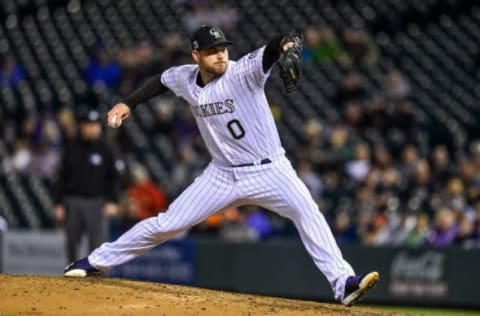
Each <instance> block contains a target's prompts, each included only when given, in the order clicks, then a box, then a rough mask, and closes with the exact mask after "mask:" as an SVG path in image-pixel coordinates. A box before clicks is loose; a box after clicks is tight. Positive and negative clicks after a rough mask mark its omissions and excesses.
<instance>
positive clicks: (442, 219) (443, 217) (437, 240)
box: [426, 208, 458, 246]
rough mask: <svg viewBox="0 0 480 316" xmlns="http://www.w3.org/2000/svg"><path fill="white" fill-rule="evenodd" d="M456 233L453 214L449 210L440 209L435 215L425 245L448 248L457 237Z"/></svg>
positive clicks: (456, 228)
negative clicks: (433, 223)
mask: <svg viewBox="0 0 480 316" xmlns="http://www.w3.org/2000/svg"><path fill="white" fill-rule="evenodd" d="M457 232H458V227H457V224H456V218H455V213H454V212H453V211H452V210H451V209H448V208H442V209H440V210H438V211H437V212H436V214H435V226H434V227H433V230H432V232H431V233H430V235H429V236H428V237H427V241H426V242H427V245H430V246H448V245H450V244H451V243H452V242H453V240H454V239H455V236H457Z"/></svg>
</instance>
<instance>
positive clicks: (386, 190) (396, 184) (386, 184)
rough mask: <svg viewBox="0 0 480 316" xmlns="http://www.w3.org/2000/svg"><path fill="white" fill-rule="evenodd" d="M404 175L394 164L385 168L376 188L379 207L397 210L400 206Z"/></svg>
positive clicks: (382, 209) (392, 210)
mask: <svg viewBox="0 0 480 316" xmlns="http://www.w3.org/2000/svg"><path fill="white" fill-rule="evenodd" d="M401 184H402V176H401V174H400V173H399V172H398V170H397V169H395V168H394V167H393V166H391V167H389V168H387V169H385V170H383V171H382V172H381V177H380V181H379V184H378V186H377V188H376V196H377V208H378V210H381V211H384V212H387V211H389V212H396V211H397V210H398V208H399V203H400V201H399V198H400V197H399V195H400V191H401Z"/></svg>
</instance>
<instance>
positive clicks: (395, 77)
mask: <svg viewBox="0 0 480 316" xmlns="http://www.w3.org/2000/svg"><path fill="white" fill-rule="evenodd" d="M384 91H385V97H386V98H387V99H388V100H392V101H399V100H404V99H406V98H408V97H409V96H410V93H411V87H410V83H409V82H408V80H407V79H406V78H405V76H403V75H402V74H401V73H400V71H399V70H398V69H396V68H393V67H390V68H389V69H388V72H387V74H386V76H385V86H384Z"/></svg>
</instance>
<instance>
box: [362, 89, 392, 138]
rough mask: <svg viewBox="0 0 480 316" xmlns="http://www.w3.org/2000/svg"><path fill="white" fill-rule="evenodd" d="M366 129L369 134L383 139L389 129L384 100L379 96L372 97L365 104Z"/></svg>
mask: <svg viewBox="0 0 480 316" xmlns="http://www.w3.org/2000/svg"><path fill="white" fill-rule="evenodd" d="M365 121H366V128H367V132H368V133H369V134H376V135H377V137H378V138H383V137H384V136H385V133H386V131H387V129H388V128H389V127H390V123H389V117H388V113H387V109H386V105H385V100H384V99H383V98H382V97H381V96H378V95H376V96H374V97H372V98H371V99H369V100H368V102H367V103H366V112H365Z"/></svg>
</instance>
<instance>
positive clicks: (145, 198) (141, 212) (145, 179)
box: [127, 164, 168, 221]
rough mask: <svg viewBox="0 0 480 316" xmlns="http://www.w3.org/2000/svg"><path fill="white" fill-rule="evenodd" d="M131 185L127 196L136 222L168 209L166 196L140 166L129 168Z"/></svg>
mask: <svg viewBox="0 0 480 316" xmlns="http://www.w3.org/2000/svg"><path fill="white" fill-rule="evenodd" d="M131 179H132V184H131V185H130V186H129V187H128V190H127V195H128V197H129V198H130V199H131V200H132V202H133V204H134V207H135V215H136V220H137V221H139V220H143V219H145V218H148V217H152V216H156V215H157V214H158V213H160V212H163V211H165V210H166V209H167V207H168V200H167V196H166V195H165V193H164V192H163V190H162V188H161V187H160V186H158V185H157V184H156V183H154V182H153V181H152V180H151V179H150V175H149V174H148V171H147V169H145V167H143V166H142V165H138V164H137V165H133V166H132V167H131Z"/></svg>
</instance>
